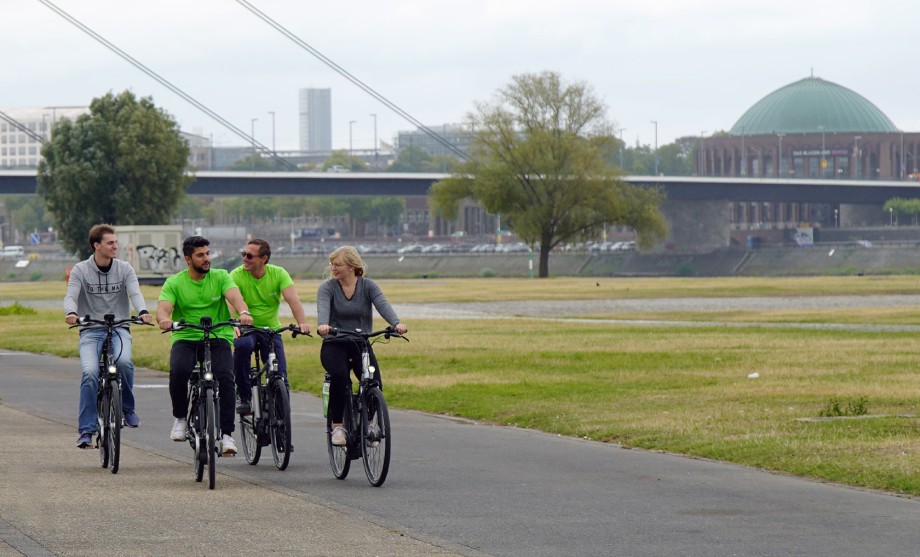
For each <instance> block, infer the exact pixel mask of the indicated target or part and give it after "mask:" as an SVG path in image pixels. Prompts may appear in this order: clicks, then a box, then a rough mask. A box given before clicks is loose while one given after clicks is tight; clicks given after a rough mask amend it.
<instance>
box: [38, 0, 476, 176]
mask: <svg viewBox="0 0 920 557" xmlns="http://www.w3.org/2000/svg"><path fill="white" fill-rule="evenodd" d="M39 1H44V0H39ZM236 1H237V3H238V4H240V5H241V6H243V7H244V8H246V9H247V10H249V11H250V12H251V13H252V14H253V15H255V16H256V17H258V18H259V19H261V20H262V21H264V22H265V23H267V24H268V25H270V26H271V27H273V28H274V29H275V30H276V31H278V32H280V33H281V34H282V35H284V36H285V37H287V38H289V39H290V40H292V41H293V42H294V43H295V44H296V45H297V46H299V47H300V48H302V49H304V50H306V51H307V52H309V53H310V54H312V55H313V56H314V57H316V58H317V59H319V60H320V61H321V62H323V63H324V64H326V65H327V66H329V67H330V68H332V69H333V70H335V71H336V72H337V73H339V74H340V75H341V76H343V77H344V78H345V79H347V80H349V81H351V82H352V83H354V84H355V85H357V86H358V87H359V88H361V89H362V90H363V91H364V92H366V93H368V94H369V95H370V96H372V97H374V98H375V99H377V100H378V101H380V102H381V103H383V104H384V105H385V106H386V107H387V108H389V109H390V110H392V111H393V112H395V113H396V114H398V115H399V116H402V117H403V118H404V119H406V120H407V121H408V122H409V123H411V124H412V125H414V126H416V127H417V128H418V129H420V130H422V131H423V132H424V133H425V134H426V135H428V136H429V137H431V138H432V139H434V140H435V141H437V142H438V143H440V144H441V145H443V146H444V147H446V148H447V149H448V150H449V151H451V152H452V153H453V154H455V155H457V156H458V157H460V159H461V160H468V159H469V157H468V156H467V154H466V153H464V152H463V150H461V149H460V148H459V147H457V146H456V145H454V144H452V143H451V142H450V141H448V140H447V139H445V138H444V137H442V136H441V135H439V134H438V133H437V132H435V131H434V130H432V129H431V128H429V127H428V126H426V125H424V124H422V123H421V122H419V121H418V120H416V119H415V118H414V117H413V116H412V115H411V114H409V113H408V112H406V111H405V110H403V109H402V108H400V107H399V106H397V105H396V104H395V103H393V102H391V101H390V100H389V99H387V98H386V97H384V96H383V95H381V94H380V93H378V92H377V91H375V90H374V89H373V88H371V87H370V86H369V85H367V84H366V83H364V82H363V81H361V80H360V79H358V78H357V77H355V76H354V75H352V74H351V73H350V72H348V71H347V70H346V69H345V68H343V67H341V66H339V65H338V64H336V63H335V62H333V61H332V60H330V59H329V58H327V57H326V56H325V55H324V54H323V53H321V52H319V51H318V50H316V49H315V48H313V47H312V46H310V45H309V44H307V43H306V42H305V41H304V40H303V39H301V38H300V37H298V36H297V35H295V34H294V33H293V32H291V31H289V30H288V29H287V28H285V27H284V26H283V25H281V24H280V23H278V22H277V21H275V20H274V19H272V18H271V17H269V16H268V15H266V14H265V13H264V12H262V11H261V10H259V9H258V8H256V7H255V6H253V5H252V4H251V3H250V2H248V1H247V0H236Z"/></svg>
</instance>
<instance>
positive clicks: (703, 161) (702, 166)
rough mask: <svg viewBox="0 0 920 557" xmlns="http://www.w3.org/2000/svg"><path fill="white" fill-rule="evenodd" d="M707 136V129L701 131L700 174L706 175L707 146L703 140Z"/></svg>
mask: <svg viewBox="0 0 920 557" xmlns="http://www.w3.org/2000/svg"><path fill="white" fill-rule="evenodd" d="M705 136H706V132H705V131H701V132H700V176H705V175H706V152H705V151H706V146H705V144H704V143H703V140H704V138H705Z"/></svg>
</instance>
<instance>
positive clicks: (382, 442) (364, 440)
mask: <svg viewBox="0 0 920 557" xmlns="http://www.w3.org/2000/svg"><path fill="white" fill-rule="evenodd" d="M392 439H393V438H392V432H391V431H390V413H389V412H388V411H387V403H386V401H385V400H384V399H383V392H382V391H381V390H380V389H379V388H377V387H374V388H373V389H370V390H369V391H367V393H366V394H365V395H364V408H362V409H361V456H362V457H363V458H364V472H365V473H366V474H367V481H369V482H370V483H371V485H372V486H374V487H380V486H381V485H383V482H385V481H386V479H387V472H388V471H389V469H390V449H391V442H392Z"/></svg>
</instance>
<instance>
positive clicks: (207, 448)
mask: <svg viewBox="0 0 920 557" xmlns="http://www.w3.org/2000/svg"><path fill="white" fill-rule="evenodd" d="M239 325H240V323H239V321H237V320H233V319H231V320H230V321H222V322H219V323H212V321H211V318H210V317H207V316H203V317H202V318H201V321H200V323H199V324H197V325H195V324H193V323H186V322H185V321H178V322H174V323H173V324H172V326H171V327H170V328H169V329H166V330H165V331H163V334H165V333H169V332H173V331H178V330H181V329H185V328H190V329H197V330H199V331H201V332H202V333H203V336H202V338H201V340H199V341H198V343H199V346H202V348H203V352H202V355H201V357H200V358H198V357H197V355H196V360H197V361H196V362H195V366H194V367H193V368H192V373H191V374H190V375H189V380H188V387H187V392H186V397H187V398H186V400H187V405H188V406H187V408H188V410H187V411H186V424H187V429H186V434H185V435H186V439H187V440H188V442H189V445H190V446H191V448H192V453H193V465H194V467H195V481H199V482H200V481H201V480H202V479H203V477H204V467H205V464H207V467H208V487H209V488H210V489H214V486H215V483H216V468H215V466H216V458H218V457H220V456H223V454H222V452H221V451H220V450H218V449H217V442H218V441H219V440H220V439H221V435H222V433H221V429H220V390H219V382H218V380H217V378H216V377H215V376H214V372H213V370H212V369H211V340H212V339H213V338H216V337H214V336H213V333H214V330H215V329H218V328H220V327H225V326H234V327H238V326H239Z"/></svg>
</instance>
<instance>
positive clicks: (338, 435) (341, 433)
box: [332, 427, 348, 447]
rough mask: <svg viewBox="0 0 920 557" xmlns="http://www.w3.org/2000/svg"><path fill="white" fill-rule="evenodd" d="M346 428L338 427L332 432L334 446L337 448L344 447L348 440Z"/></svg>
mask: <svg viewBox="0 0 920 557" xmlns="http://www.w3.org/2000/svg"><path fill="white" fill-rule="evenodd" d="M345 433H346V432H345V428H344V427H337V428H335V429H333V430H332V444H333V445H334V446H336V447H344V446H345V445H346V444H347V443H348V440H347V438H346V437H345Z"/></svg>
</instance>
